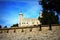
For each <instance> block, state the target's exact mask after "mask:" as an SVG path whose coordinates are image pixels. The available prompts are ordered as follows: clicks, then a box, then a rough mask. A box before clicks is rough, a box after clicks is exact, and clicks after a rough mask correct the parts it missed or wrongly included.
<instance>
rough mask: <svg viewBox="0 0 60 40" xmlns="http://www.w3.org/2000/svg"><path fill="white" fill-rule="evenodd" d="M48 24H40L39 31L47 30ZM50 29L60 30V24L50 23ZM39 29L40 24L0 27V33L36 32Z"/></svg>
mask: <svg viewBox="0 0 60 40" xmlns="http://www.w3.org/2000/svg"><path fill="white" fill-rule="evenodd" d="M49 28H50V27H49V25H41V31H48V30H49ZM51 28H52V30H51V31H55V30H60V25H57V24H56V25H52V26H51ZM37 31H40V26H30V27H15V28H4V29H0V33H22V32H27V33H28V32H37Z"/></svg>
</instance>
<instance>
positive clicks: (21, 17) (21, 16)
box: [19, 11, 23, 27]
mask: <svg viewBox="0 0 60 40" xmlns="http://www.w3.org/2000/svg"><path fill="white" fill-rule="evenodd" d="M22 19H23V14H22V11H20V14H19V27H20V26H22V25H21V24H22Z"/></svg>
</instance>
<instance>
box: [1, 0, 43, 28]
mask: <svg viewBox="0 0 60 40" xmlns="http://www.w3.org/2000/svg"><path fill="white" fill-rule="evenodd" d="M21 10H22V13H23V15H24V17H25V18H37V17H38V16H39V12H40V10H42V7H41V5H39V3H38V1H37V0H29V1H27V0H9V1H8V0H2V1H1V0H0V25H2V26H5V25H7V26H8V27H10V26H11V25H13V24H16V23H18V16H19V13H20V11H21Z"/></svg>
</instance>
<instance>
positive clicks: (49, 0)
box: [39, 0, 60, 22]
mask: <svg viewBox="0 0 60 40" xmlns="http://www.w3.org/2000/svg"><path fill="white" fill-rule="evenodd" d="M39 4H40V5H42V8H43V13H45V12H46V11H47V12H49V11H50V12H53V13H57V15H56V18H57V22H58V20H59V18H58V16H59V15H60V0H40V1H39Z"/></svg>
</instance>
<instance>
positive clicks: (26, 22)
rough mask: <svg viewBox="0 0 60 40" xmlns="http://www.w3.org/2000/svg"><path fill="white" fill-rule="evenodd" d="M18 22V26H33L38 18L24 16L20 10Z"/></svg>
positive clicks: (37, 21) (36, 23)
mask: <svg viewBox="0 0 60 40" xmlns="http://www.w3.org/2000/svg"><path fill="white" fill-rule="evenodd" d="M40 15H41V13H40ZM18 24H19V27H22V26H24V27H26V26H34V25H39V24H40V21H39V20H38V18H24V17H23V13H22V12H20V14H19V23H18Z"/></svg>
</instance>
